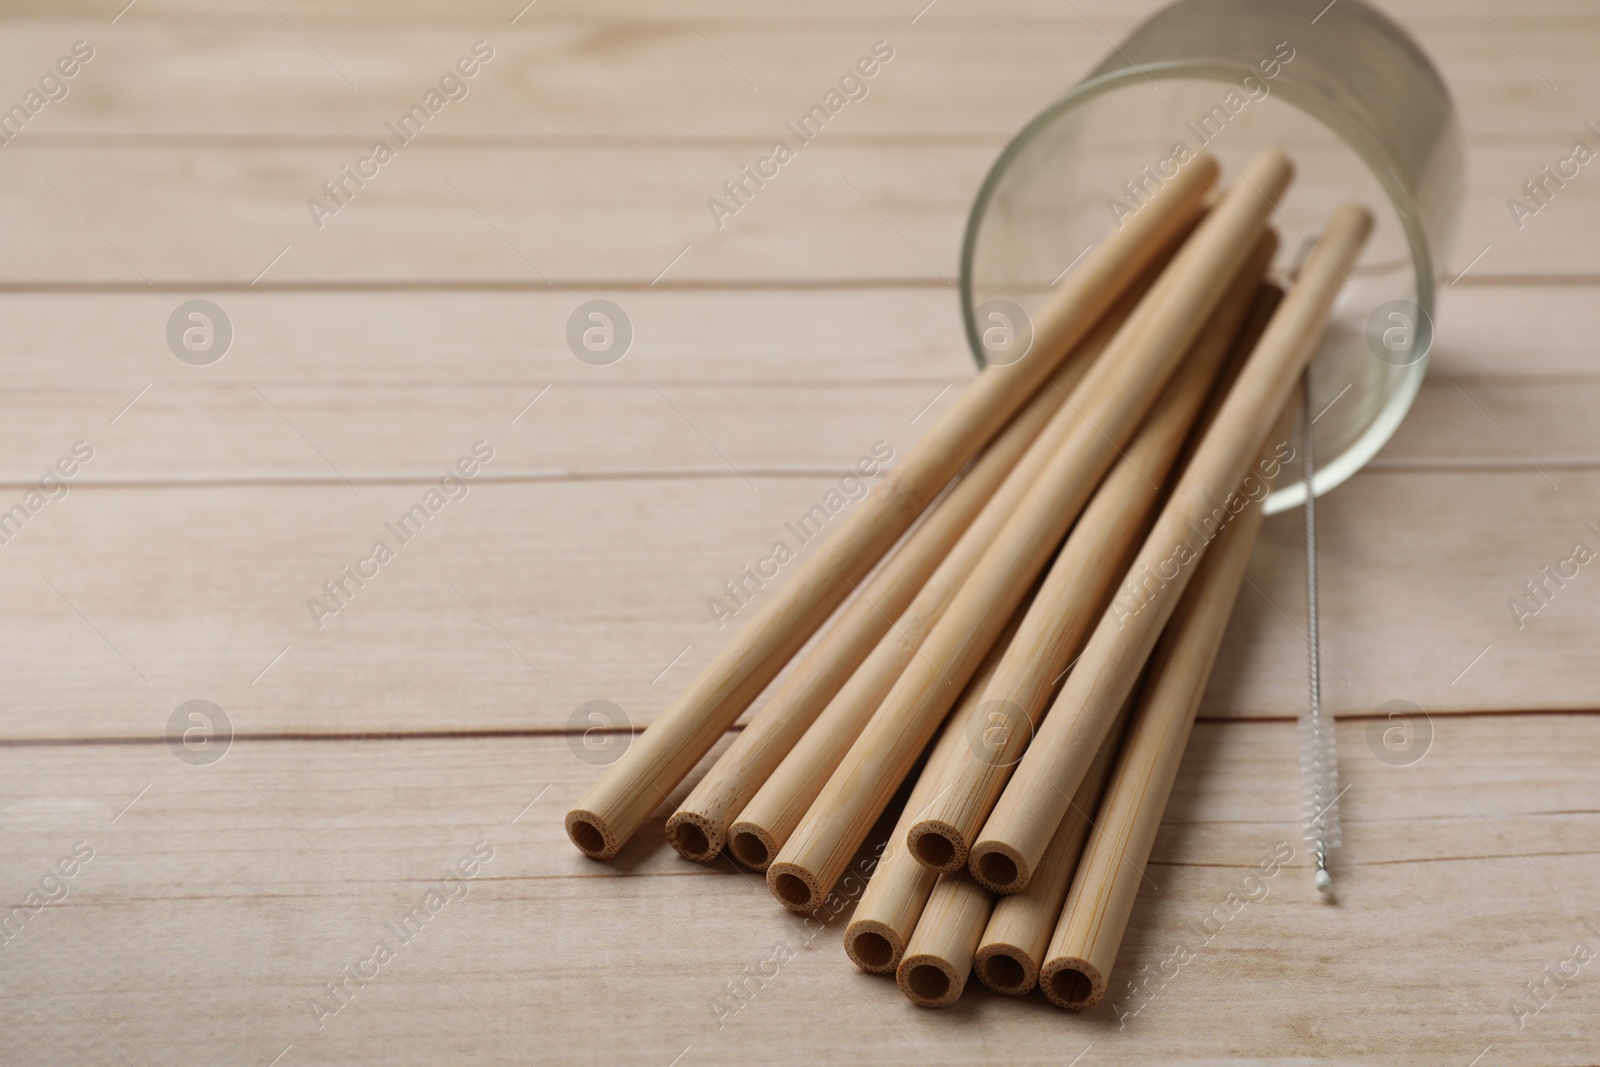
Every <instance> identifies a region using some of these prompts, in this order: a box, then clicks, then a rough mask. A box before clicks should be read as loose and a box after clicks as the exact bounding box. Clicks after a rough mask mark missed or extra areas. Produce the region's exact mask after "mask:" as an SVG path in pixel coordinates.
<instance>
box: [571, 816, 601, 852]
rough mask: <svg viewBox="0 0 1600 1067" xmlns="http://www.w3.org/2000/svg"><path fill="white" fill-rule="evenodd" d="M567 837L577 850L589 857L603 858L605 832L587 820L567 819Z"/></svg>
mask: <svg viewBox="0 0 1600 1067" xmlns="http://www.w3.org/2000/svg"><path fill="white" fill-rule="evenodd" d="M567 836H568V837H570V838H572V843H573V844H574V845H577V846H578V848H579V850H580V851H582V852H585V853H587V854H588V855H590V856H601V857H604V856H605V852H606V835H605V831H603V830H601V829H600V827H598V826H596V825H595V824H594V823H592V822H590V821H589V820H587V819H581V818H572V817H570V816H569V817H568V819H567Z"/></svg>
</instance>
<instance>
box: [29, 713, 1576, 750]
mask: <svg viewBox="0 0 1600 1067" xmlns="http://www.w3.org/2000/svg"><path fill="white" fill-rule="evenodd" d="M1435 714H1436V715H1438V716H1439V717H1441V718H1453V719H1459V718H1502V717H1513V716H1531V715H1537V716H1542V717H1545V718H1566V717H1575V716H1588V715H1600V708H1570V709H1536V708H1507V709H1500V710H1472V711H1449V712H1443V711H1441V712H1436V713H1435ZM1386 717H1387V716H1383V715H1378V714H1375V713H1371V714H1359V715H1337V716H1336V718H1338V719H1339V720H1340V721H1343V722H1362V721H1365V720H1368V719H1383V718H1386ZM1195 721H1196V722H1197V723H1207V724H1210V725H1216V726H1248V725H1260V724H1264V723H1270V724H1275V725H1276V724H1293V723H1295V722H1297V721H1298V719H1297V718H1295V717H1293V716H1273V717H1261V718H1244V717H1240V716H1232V717H1227V718H1218V717H1205V716H1201V717H1199V718H1197V719H1196V720H1195ZM647 727H648V724H646V725H645V726H635V727H631V728H625V727H594V728H590V729H576V728H568V727H564V726H550V727H527V728H522V729H504V730H493V729H488V730H390V731H378V730H373V731H358V732H351V733H308V732H285V733H249V734H235V735H234V736H233V741H234V742H247V741H250V742H300V741H309V742H347V741H478V740H489V739H500V738H505V739H516V738H540V737H551V738H553V737H580V736H582V735H583V734H586V733H594V732H595V731H596V730H599V732H601V733H604V734H619V735H620V734H639V733H643V732H644V731H645V729H646V728H647ZM743 729H744V725H743V724H736V725H734V726H733V727H731V728H729V729H728V731H727V733H729V734H736V733H739V732H740V731H741V730H743ZM167 741H168V739H167V738H166V737H164V736H160V735H154V736H151V735H140V734H130V735H128V736H126V737H116V736H102V737H17V738H0V748H51V747H62V748H74V747H99V746H108V745H164V744H166V743H167Z"/></svg>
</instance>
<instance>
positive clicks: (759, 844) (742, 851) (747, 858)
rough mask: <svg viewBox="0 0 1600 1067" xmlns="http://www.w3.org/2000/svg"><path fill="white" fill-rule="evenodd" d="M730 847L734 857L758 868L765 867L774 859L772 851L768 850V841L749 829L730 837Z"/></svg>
mask: <svg viewBox="0 0 1600 1067" xmlns="http://www.w3.org/2000/svg"><path fill="white" fill-rule="evenodd" d="M728 848H729V849H731V850H732V852H733V858H734V859H736V860H738V861H739V862H740V863H742V864H744V865H745V866H747V867H754V868H756V870H762V869H764V868H765V867H766V866H767V864H768V863H770V862H771V861H772V853H770V852H768V851H767V844H766V842H765V841H763V840H761V838H759V837H757V836H756V835H755V834H753V833H751V832H750V831H748V830H741V831H740V832H738V833H736V834H734V835H733V836H732V837H731V838H729V839H728Z"/></svg>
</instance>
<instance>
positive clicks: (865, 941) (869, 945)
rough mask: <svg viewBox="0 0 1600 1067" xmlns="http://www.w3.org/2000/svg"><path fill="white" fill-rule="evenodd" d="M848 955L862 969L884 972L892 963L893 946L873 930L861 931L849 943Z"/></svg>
mask: <svg viewBox="0 0 1600 1067" xmlns="http://www.w3.org/2000/svg"><path fill="white" fill-rule="evenodd" d="M850 954H851V955H852V956H853V957H854V958H855V961H856V962H857V963H858V964H860V965H861V966H862V967H866V968H870V969H872V970H875V971H886V970H888V969H889V968H890V966H891V965H893V963H894V957H895V951H894V946H893V945H891V944H890V943H889V939H888V938H887V937H884V936H883V935H882V934H880V933H877V932H876V931H873V930H863V931H861V932H860V933H858V934H856V935H855V937H854V938H852V939H851V941H850Z"/></svg>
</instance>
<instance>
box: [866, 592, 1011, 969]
mask: <svg viewBox="0 0 1600 1067" xmlns="http://www.w3.org/2000/svg"><path fill="white" fill-rule="evenodd" d="M1022 615H1023V613H1022V612H1020V611H1019V612H1017V614H1016V615H1014V616H1013V617H1012V620H1011V623H1010V624H1009V625H1008V626H1007V627H1006V630H1005V631H1004V632H1002V633H1001V635H1000V639H999V640H998V641H996V642H995V645H994V648H992V649H990V650H989V655H988V658H987V659H985V660H984V662H983V666H982V667H980V668H978V673H977V674H976V675H975V676H974V677H973V679H972V684H971V685H969V686H967V691H966V692H965V693H963V694H962V695H961V705H960V706H961V707H962V708H966V707H968V706H969V705H971V704H972V703H973V702H975V701H976V700H978V699H979V698H981V697H982V696H983V687H984V686H985V685H986V684H987V683H988V681H989V679H990V678H992V677H994V669H995V668H996V667H998V666H999V665H1000V657H1001V655H1002V654H1004V651H1005V649H1006V647H1007V646H1008V645H1009V644H1010V643H1011V639H1012V637H1013V636H1014V635H1015V633H1016V628H1017V626H1019V625H1021V623H1022ZM965 745H966V738H965V737H963V736H962V735H961V732H960V731H959V730H955V731H952V730H950V729H948V728H947V729H945V731H944V732H943V733H941V734H940V735H939V740H937V741H935V742H934V744H933V749H932V750H931V751H930V753H929V754H928V761H927V763H926V764H925V765H924V766H923V769H922V774H921V775H919V776H918V777H917V784H916V785H914V786H912V787H911V796H910V799H908V800H907V801H906V806H905V810H904V811H903V812H901V814H900V818H899V820H898V821H897V822H896V823H895V827H894V832H893V833H891V834H890V835H889V840H888V842H887V843H886V844H885V845H884V849H883V855H882V856H880V857H878V864H877V866H876V867H874V868H873V869H872V880H871V881H869V882H868V883H867V891H866V892H865V893H863V894H861V900H860V901H859V902H858V903H857V904H856V910H855V913H854V914H853V915H852V916H851V918H850V925H849V926H847V927H845V930H844V951H845V954H846V955H847V956H849V957H850V959H851V960H852V961H853V962H854V963H855V965H856V966H857V967H860V968H861V969H862V970H863V971H868V972H870V973H872V974H892V973H894V969H895V967H897V966H898V965H899V963H900V957H901V955H902V954H903V953H904V952H905V948H906V942H907V941H909V940H910V939H911V931H912V930H914V929H915V928H916V925H917V918H918V917H919V916H920V915H921V914H922V907H923V905H924V904H926V903H927V902H928V894H929V893H930V892H932V891H933V883H934V882H935V881H937V880H938V877H939V876H938V875H937V874H936V873H935V872H933V871H930V870H928V869H927V868H926V867H923V866H922V865H921V864H919V863H918V862H917V861H916V860H915V859H914V858H913V857H912V856H910V855H909V854H907V852H906V847H905V840H906V829H907V828H908V827H909V826H910V825H911V823H912V822H913V821H915V819H916V818H917V815H918V813H919V812H921V811H922V809H923V808H924V807H925V806H926V805H927V803H928V801H929V800H932V799H933V790H934V788H935V786H936V785H937V779H938V778H939V767H940V766H942V765H943V764H944V762H945V761H946V760H948V759H950V758H951V757H952V756H954V755H955V754H956V753H957V752H960V751H961V750H962V749H963V748H964V747H965Z"/></svg>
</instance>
